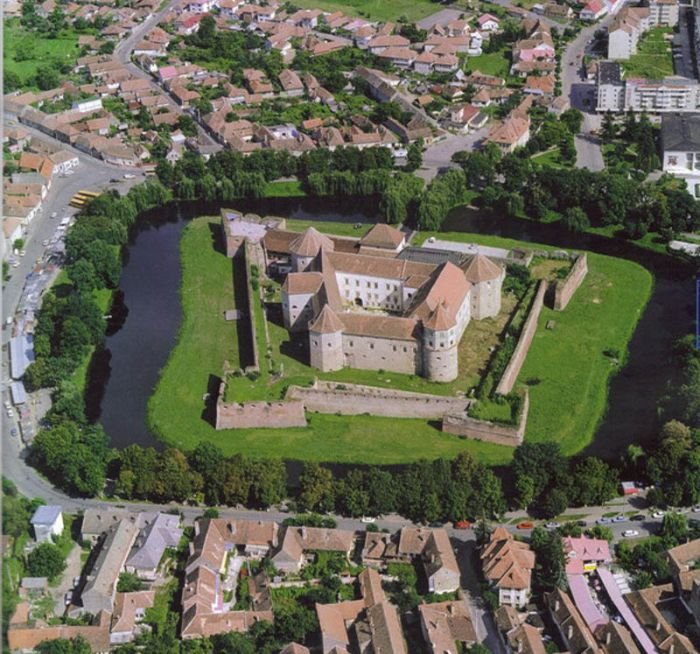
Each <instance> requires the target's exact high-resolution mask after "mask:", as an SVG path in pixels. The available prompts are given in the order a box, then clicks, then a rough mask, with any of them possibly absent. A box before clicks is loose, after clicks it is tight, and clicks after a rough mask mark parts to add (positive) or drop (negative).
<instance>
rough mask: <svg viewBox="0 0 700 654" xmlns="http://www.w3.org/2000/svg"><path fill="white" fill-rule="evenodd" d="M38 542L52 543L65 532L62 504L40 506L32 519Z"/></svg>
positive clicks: (35, 537) (35, 538)
mask: <svg viewBox="0 0 700 654" xmlns="http://www.w3.org/2000/svg"><path fill="white" fill-rule="evenodd" d="M30 522H31V525H32V528H33V529H34V540H36V542H37V543H50V542H51V541H52V540H53V538H54V536H60V535H61V534H62V533H63V514H62V513H61V507H60V506H55V505H52V506H40V507H39V508H38V509H37V510H36V511H35V512H34V515H33V516H32V519H31V520H30Z"/></svg>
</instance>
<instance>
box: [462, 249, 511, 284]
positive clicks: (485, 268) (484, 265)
mask: <svg viewBox="0 0 700 654" xmlns="http://www.w3.org/2000/svg"><path fill="white" fill-rule="evenodd" d="M502 274H503V269H502V268H501V267H500V266H499V265H498V264H495V263H494V262H493V261H491V259H489V258H488V257H485V256H484V255H483V254H477V255H476V256H474V258H472V260H471V261H470V262H469V264H468V265H467V267H466V268H465V270H464V276H465V277H466V278H467V279H468V280H469V281H470V282H471V283H472V284H478V283H479V282H486V281H489V280H492V279H498V278H499V277H500V276H501V275H502Z"/></svg>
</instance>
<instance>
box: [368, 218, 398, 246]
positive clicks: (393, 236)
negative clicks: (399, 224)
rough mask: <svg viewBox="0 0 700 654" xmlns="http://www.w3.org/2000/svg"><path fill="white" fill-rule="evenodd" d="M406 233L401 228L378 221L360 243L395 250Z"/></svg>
mask: <svg viewBox="0 0 700 654" xmlns="http://www.w3.org/2000/svg"><path fill="white" fill-rule="evenodd" d="M403 240H404V234H403V232H402V231H401V230H400V229H396V227H391V226H390V225H385V224H384V223H377V224H376V225H374V227H372V228H371V229H370V230H369V231H368V232H367V233H366V234H365V235H364V236H363V237H362V238H361V239H360V244H361V245H366V246H368V247H372V248H388V249H390V250H395V249H396V248H398V247H399V246H400V245H401V243H403Z"/></svg>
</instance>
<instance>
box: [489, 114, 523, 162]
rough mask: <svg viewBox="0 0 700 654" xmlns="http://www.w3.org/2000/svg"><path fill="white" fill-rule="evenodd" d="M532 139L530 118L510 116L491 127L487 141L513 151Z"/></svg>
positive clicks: (502, 148) (504, 150)
mask: <svg viewBox="0 0 700 654" xmlns="http://www.w3.org/2000/svg"><path fill="white" fill-rule="evenodd" d="M529 140H530V120H529V118H521V117H517V116H509V117H507V118H506V119H505V120H503V121H500V122H497V123H495V124H494V125H493V127H492V128H491V131H490V132H489V135H488V137H487V141H488V142H489V143H495V144H496V145H497V146H498V147H499V148H500V149H501V150H502V151H503V152H505V153H508V152H513V150H515V149H516V148H519V147H521V146H523V145H525V144H526V143H527V142H528V141H529Z"/></svg>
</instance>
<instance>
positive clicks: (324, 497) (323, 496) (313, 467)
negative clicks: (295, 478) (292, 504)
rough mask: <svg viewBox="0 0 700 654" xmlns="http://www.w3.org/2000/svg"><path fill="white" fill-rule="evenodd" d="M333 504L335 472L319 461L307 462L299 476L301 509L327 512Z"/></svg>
mask: <svg viewBox="0 0 700 654" xmlns="http://www.w3.org/2000/svg"><path fill="white" fill-rule="evenodd" d="M333 504H334V488H333V473H332V472H331V471H330V470H329V469H328V468H324V467H323V466H321V465H320V464H318V463H305V464H304V468H303V470H302V472H301V476H300V477H299V505H300V508H301V510H302V511H320V512H324V513H325V512H327V511H330V510H331V509H332V508H333Z"/></svg>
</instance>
